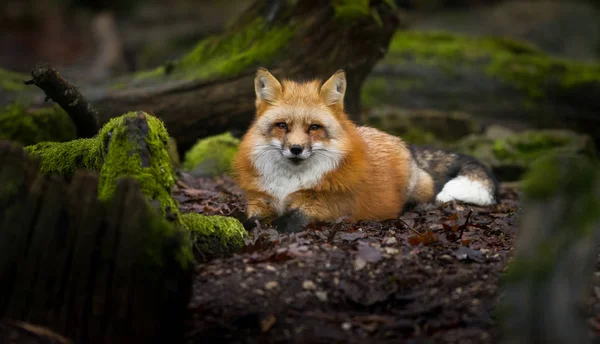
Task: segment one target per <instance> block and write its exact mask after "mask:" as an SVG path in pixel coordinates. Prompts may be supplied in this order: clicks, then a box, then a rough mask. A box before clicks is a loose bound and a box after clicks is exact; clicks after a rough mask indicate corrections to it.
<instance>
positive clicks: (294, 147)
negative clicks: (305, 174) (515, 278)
mask: <svg viewBox="0 0 600 344" xmlns="http://www.w3.org/2000/svg"><path fill="white" fill-rule="evenodd" d="M303 150H304V148H302V146H300V145H292V146H291V147H290V153H292V154H294V155H299V154H301V153H302V151H303Z"/></svg>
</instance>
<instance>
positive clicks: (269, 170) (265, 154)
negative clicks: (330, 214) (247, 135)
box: [254, 146, 341, 215]
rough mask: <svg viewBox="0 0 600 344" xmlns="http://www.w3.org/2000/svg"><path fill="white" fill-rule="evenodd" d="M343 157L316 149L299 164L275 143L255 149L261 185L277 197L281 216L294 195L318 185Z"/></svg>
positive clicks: (277, 208) (274, 203)
mask: <svg viewBox="0 0 600 344" xmlns="http://www.w3.org/2000/svg"><path fill="white" fill-rule="evenodd" d="M340 159H341V157H340V154H339V153H338V152H337V151H332V150H324V149H316V150H315V149H314V148H313V152H312V154H311V156H310V157H309V158H308V159H306V160H305V161H303V162H302V163H300V164H298V165H296V164H293V163H292V162H291V161H289V160H288V159H287V158H285V157H283V156H282V155H281V152H280V151H279V149H274V148H273V146H258V147H256V148H255V150H254V166H255V168H256V169H257V170H258V172H259V181H258V182H259V187H260V188H261V190H262V191H264V192H266V193H267V194H269V195H270V196H271V197H273V201H274V202H273V204H272V206H273V208H274V210H275V211H276V212H277V213H278V214H279V215H281V214H282V213H284V212H285V210H286V208H287V198H288V196H289V195H290V194H292V193H294V192H296V191H298V190H304V189H309V188H311V187H314V186H316V185H317V184H318V183H319V182H320V181H321V180H322V179H323V176H324V175H325V174H326V173H327V172H330V171H332V170H334V169H335V168H337V166H338V164H339V161H340Z"/></svg>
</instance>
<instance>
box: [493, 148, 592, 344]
mask: <svg viewBox="0 0 600 344" xmlns="http://www.w3.org/2000/svg"><path fill="white" fill-rule="evenodd" d="M599 167H600V166H599V163H598V161H597V160H595V159H594V160H592V159H589V158H587V157H583V156H576V155H562V154H561V155H550V156H547V157H546V158H543V159H540V160H538V161H537V162H536V163H535V164H534V166H533V167H532V168H531V170H530V171H529V173H528V175H527V177H526V179H525V181H524V199H523V206H524V209H523V212H522V214H521V219H520V223H521V226H520V227H519V228H520V229H519V235H518V237H517V243H516V248H515V251H514V260H513V261H512V262H511V263H510V264H509V266H508V270H507V275H506V276H505V277H504V281H503V286H502V288H503V290H502V294H503V297H502V301H501V304H500V305H499V308H498V315H499V318H500V320H501V322H500V323H501V328H502V339H503V341H502V343H507V344H508V343H510V344H521V343H522V344H525V343H591V336H590V334H591V331H590V330H589V329H588V328H586V322H585V319H584V317H583V316H582V315H583V314H582V311H583V306H584V301H585V298H586V296H587V295H589V293H590V291H591V285H592V276H593V275H592V272H593V271H594V267H595V265H596V261H597V257H598V245H599V244H600V199H599V198H598V195H600V169H599Z"/></svg>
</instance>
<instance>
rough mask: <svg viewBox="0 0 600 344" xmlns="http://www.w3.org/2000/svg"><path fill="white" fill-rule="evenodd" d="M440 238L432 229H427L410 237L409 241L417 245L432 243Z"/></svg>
mask: <svg viewBox="0 0 600 344" xmlns="http://www.w3.org/2000/svg"><path fill="white" fill-rule="evenodd" d="M439 240H440V238H439V236H438V235H437V234H435V233H433V232H432V231H427V232H425V233H423V234H421V233H419V234H416V235H411V236H409V237H408V243H409V244H411V245H413V246H417V245H419V244H423V245H430V244H433V243H435V242H438V241H439Z"/></svg>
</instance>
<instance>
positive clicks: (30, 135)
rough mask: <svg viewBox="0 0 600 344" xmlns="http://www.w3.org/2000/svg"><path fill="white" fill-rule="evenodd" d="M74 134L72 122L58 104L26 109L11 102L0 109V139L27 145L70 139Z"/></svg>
mask: <svg viewBox="0 0 600 344" xmlns="http://www.w3.org/2000/svg"><path fill="white" fill-rule="evenodd" d="M75 134H76V133H75V126H74V125H73V122H72V121H71V119H70V118H69V116H68V115H67V113H66V112H65V111H64V110H63V109H61V108H60V107H59V106H58V105H56V106H54V107H50V108H43V109H36V110H27V109H25V107H24V106H23V105H21V104H13V105H8V106H5V107H4V108H3V109H1V110H0V139H6V140H11V141H16V142H19V143H21V144H22V145H24V146H28V145H32V144H35V143H38V142H42V141H56V142H64V141H68V140H72V139H74V138H75Z"/></svg>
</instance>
